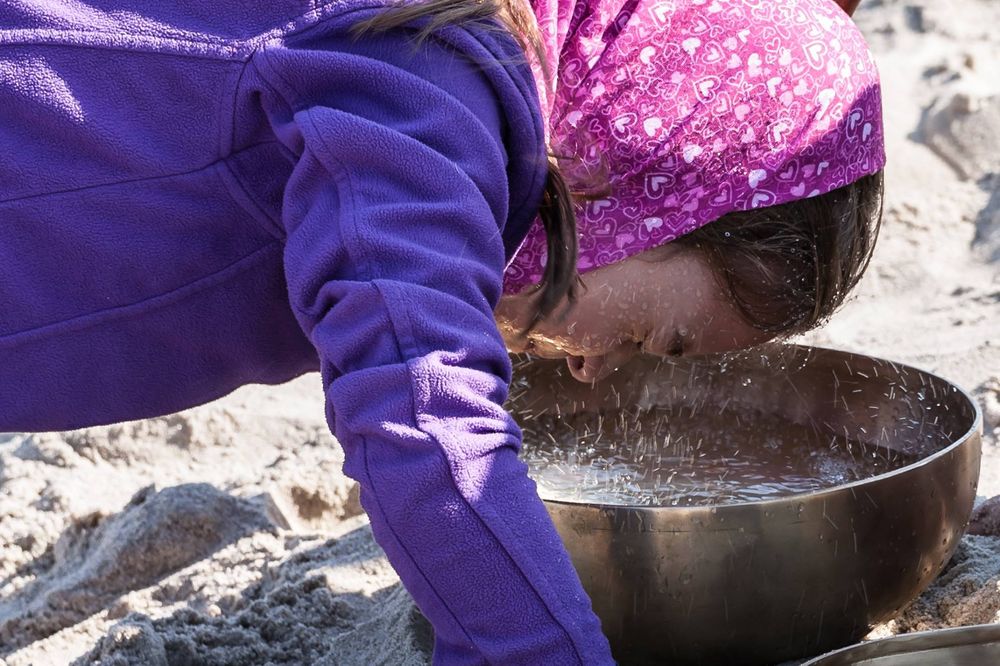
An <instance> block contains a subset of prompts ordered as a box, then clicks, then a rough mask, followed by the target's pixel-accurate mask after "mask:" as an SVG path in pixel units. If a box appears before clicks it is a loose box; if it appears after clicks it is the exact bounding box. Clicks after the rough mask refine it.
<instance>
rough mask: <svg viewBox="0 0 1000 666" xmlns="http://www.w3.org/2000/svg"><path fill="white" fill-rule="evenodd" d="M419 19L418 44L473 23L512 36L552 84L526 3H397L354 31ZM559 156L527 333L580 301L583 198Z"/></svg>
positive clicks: (544, 213) (546, 203) (546, 199)
mask: <svg viewBox="0 0 1000 666" xmlns="http://www.w3.org/2000/svg"><path fill="white" fill-rule="evenodd" d="M418 19H426V20H425V21H424V22H423V24H422V25H421V27H420V28H419V29H418V30H416V31H415V35H414V40H415V44H418V45H419V44H420V42H422V41H423V40H425V39H427V38H429V37H430V36H431V35H433V34H434V32H435V31H436V30H438V29H439V28H442V27H444V26H447V25H460V24H468V23H474V24H476V25H477V26H480V27H485V28H486V29H492V30H505V31H507V32H509V33H510V34H511V35H512V36H513V37H514V38H515V39H516V40H517V41H518V43H519V44H520V45H521V47H522V48H523V49H524V51H525V54H526V55H527V54H529V53H530V54H531V55H532V56H533V57H534V58H535V59H536V60H537V61H538V62H539V63H540V64H541V67H542V71H543V72H544V73H545V78H546V80H547V81H548V80H550V79H551V77H550V76H549V63H548V61H547V59H546V56H545V49H544V48H543V46H542V42H541V37H540V35H539V33H538V28H537V25H536V23H535V19H534V15H533V13H532V11H531V7H530V6H529V5H528V3H527V1H526V0H424V1H423V2H419V3H418V2H405V3H404V2H399V3H397V5H396V6H393V7H389V8H388V9H386V10H385V11H382V12H380V13H378V14H377V15H375V16H374V17H373V18H370V19H367V20H365V21H362V22H359V23H358V24H357V25H356V26H354V35H355V36H357V37H360V36H362V35H364V34H365V33H367V32H380V31H385V30H391V29H393V28H398V27H400V26H404V25H407V24H409V23H410V22H412V21H415V20H418ZM558 159H559V158H557V157H556V156H555V155H553V154H550V155H549V160H548V162H549V172H548V177H547V178H546V182H545V191H544V193H543V195H542V201H541V206H540V208H539V211H538V216H539V217H540V218H541V221H542V226H543V227H544V229H545V237H546V245H547V251H548V259H547V261H546V264H545V271H544V273H543V275H542V281H541V283H540V286H539V288H538V291H537V292H536V299H535V301H534V302H535V308H536V310H535V313H534V316H533V318H532V323H531V325H530V326H529V328H531V327H533V326H534V325H535V324H537V323H538V322H539V321H541V320H542V319H544V318H545V317H546V316H547V315H549V314H550V313H552V311H553V310H554V309H555V307H556V306H557V305H558V304H559V303H560V302H561V301H562V300H563V299H564V298H567V299H568V300H570V301H572V300H573V299H575V298H576V291H577V285H578V277H577V272H576V259H577V250H578V239H577V235H576V212H575V211H574V209H573V201H574V199H577V198H581V197H584V196H585V195H583V194H582V193H578V192H572V191H571V190H570V187H569V185H568V184H567V182H566V179H565V178H564V177H563V175H562V172H561V170H560V168H559V165H558Z"/></svg>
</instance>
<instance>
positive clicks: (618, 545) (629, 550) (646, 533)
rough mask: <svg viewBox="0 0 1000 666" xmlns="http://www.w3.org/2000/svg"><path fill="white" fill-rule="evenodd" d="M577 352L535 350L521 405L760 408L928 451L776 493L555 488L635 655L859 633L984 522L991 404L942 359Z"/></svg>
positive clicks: (804, 642) (757, 660) (561, 526)
mask: <svg viewBox="0 0 1000 666" xmlns="http://www.w3.org/2000/svg"><path fill="white" fill-rule="evenodd" d="M564 365H565V364H564V363H561V362H558V361H544V360H535V361H530V362H526V363H522V364H520V365H519V367H518V368H517V370H516V374H515V382H514V384H513V390H512V394H511V399H510V401H509V407H510V409H511V410H512V412H513V413H514V415H515V417H517V418H519V419H520V420H521V421H524V420H526V419H528V418H533V417H534V416H535V415H537V414H539V413H560V414H566V413H572V412H581V411H586V412H604V413H612V412H614V411H615V410H617V409H620V408H621V406H622V405H631V406H634V407H639V408H645V407H655V406H677V405H678V404H681V405H684V406H685V407H690V408H691V409H697V410H705V412H704V413H705V414H706V415H711V414H712V413H713V411H712V410H721V409H746V410H758V411H761V412H764V413H768V414H773V415H776V416H780V417H781V418H783V419H787V420H789V421H791V422H793V423H799V424H811V425H812V426H814V427H818V428H825V429H828V430H829V432H830V433H832V434H836V435H846V436H847V437H848V438H850V439H853V440H855V441H860V442H863V443H872V444H879V445H882V446H886V447H889V448H893V449H896V450H899V451H905V452H907V453H909V454H916V455H918V456H919V459H918V460H917V462H915V463H913V464H910V465H908V466H906V467H903V468H900V469H897V470H895V471H892V472H888V473H885V474H881V475H878V476H874V477H871V478H868V479H863V480H860V481H855V482H852V483H846V484H844V485H840V486H835V487H832V488H827V489H823V490H820V491H816V492H810V493H806V494H798V495H790V496H786V497H781V498H779V499H772V500H767V501H754V502H744V503H733V504H721V505H717V506H694V507H673V506H670V507H660V506H654V507H650V506H622V505H601V504H593V503H586V502H571V501H565V500H559V501H555V500H545V504H546V507H547V508H548V511H549V514H550V515H551V516H552V519H553V521H554V523H555V526H556V529H557V530H558V532H559V534H560V536H561V537H562V540H563V542H564V543H565V545H566V548H567V550H568V551H569V554H570V557H571V559H572V561H573V564H574V566H575V567H576V570H577V572H578V574H579V576H580V579H581V581H582V583H583V586H584V588H585V589H586V590H587V592H588V594H589V595H590V598H591V601H592V603H593V608H594V611H595V612H596V613H597V615H598V616H599V617H600V619H601V624H602V628H603V631H604V632H605V634H606V635H607V637H608V639H609V640H610V642H611V646H612V651H613V653H614V655H615V657H616V658H617V659H618V660H619V662H620V663H623V664H644V663H652V664H671V665H673V666H679V665H682V664H692V665H699V666H700V665H714V664H725V665H727V666H730V665H734V666H735V665H738V664H748V665H750V664H774V663H777V662H780V661H783V660H787V659H795V658H803V657H809V656H814V655H817V654H821V653H823V652H826V651H829V650H831V649H834V648H837V647H842V646H844V645H849V644H851V643H855V642H857V641H858V640H860V639H861V638H862V637H863V636H864V635H865V634H866V633H867V632H868V631H869V628H870V627H871V626H872V625H874V624H876V623H878V622H881V621H883V620H886V619H887V618H889V617H890V616H892V615H893V614H895V613H897V612H898V611H899V610H900V609H901V608H902V607H903V606H905V605H906V604H907V603H908V602H910V601H911V600H913V599H914V598H916V597H917V595H919V593H920V592H921V591H922V590H924V589H925V588H926V587H927V585H928V584H930V582H931V581H932V580H933V579H934V578H935V577H936V576H937V574H938V573H940V571H941V569H942V568H943V567H944V565H945V563H946V562H947V561H948V560H949V558H950V557H951V555H952V553H953V552H954V549H955V547H956V546H957V544H958V541H959V539H960V537H961V536H962V533H963V532H964V530H965V528H966V526H967V524H968V518H969V515H970V512H971V510H972V504H973V500H974V498H975V495H976V486H977V483H978V480H979V461H980V444H981V430H982V425H981V422H982V418H981V415H980V413H979V409H978V407H977V406H976V403H975V402H974V401H973V400H972V399H971V398H970V397H969V395H968V394H966V393H965V392H964V391H962V390H961V389H960V388H958V387H957V386H954V385H953V384H951V383H949V382H948V381H946V380H944V379H942V378H940V377H938V376H936V375H933V374H931V373H929V372H925V371H922V370H918V369H915V368H912V367H908V366H905V365H901V364H899V363H893V362H891V361H886V360H881V359H877V358H873V357H869V356H863V355H859V354H852V353H847V352H842V351H835V350H829V349H821V348H815V347H804V346H787V347H784V348H783V349H782V350H781V351H780V352H778V353H774V352H773V351H768V352H755V353H752V354H750V353H747V354H742V355H741V356H740V357H738V358H732V357H728V358H722V357H718V358H713V357H701V358H692V359H676V360H664V359H659V358H652V357H638V358H636V359H634V360H633V361H632V362H630V363H629V364H628V365H627V366H625V367H623V368H622V369H621V370H619V371H618V372H617V373H616V374H615V375H613V376H612V377H610V378H608V379H606V380H605V381H603V382H600V383H598V384H596V385H587V384H581V383H579V382H577V381H576V380H574V379H572V378H571V377H570V376H569V374H568V372H566V370H565V367H564ZM748 379H749V380H750V381H747V380H748ZM709 418H710V416H709ZM743 455H752V452H744V453H743ZM542 498H543V500H544V499H545V497H544V494H543V495H542Z"/></svg>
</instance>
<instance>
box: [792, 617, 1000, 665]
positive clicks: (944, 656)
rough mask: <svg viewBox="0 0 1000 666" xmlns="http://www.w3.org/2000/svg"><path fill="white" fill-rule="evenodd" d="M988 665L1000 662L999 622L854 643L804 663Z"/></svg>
mask: <svg viewBox="0 0 1000 666" xmlns="http://www.w3.org/2000/svg"><path fill="white" fill-rule="evenodd" d="M862 664H863V665H864V666H943V665H947V666H986V665H987V664H1000V625H996V624H981V625H976V626H972V627H960V628H958V629H938V630H935V631H920V632H917V633H913V634H904V635H902V636H893V637H892V638H884V639H882V640H878V641H872V642H871V643H865V644H863V645H854V646H851V647H848V648H844V649H842V650H837V651H836V652H831V653H830V654H826V655H823V656H822V657H819V658H817V659H813V660H811V661H808V662H806V663H805V664H803V665H802V666H862Z"/></svg>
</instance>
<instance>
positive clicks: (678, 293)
mask: <svg viewBox="0 0 1000 666" xmlns="http://www.w3.org/2000/svg"><path fill="white" fill-rule="evenodd" d="M581 280H582V282H583V287H584V288H583V289H581V292H580V294H579V296H578V298H577V300H576V302H575V303H572V304H568V303H567V302H565V301H564V302H563V303H561V304H560V305H559V307H557V308H556V310H555V312H554V313H553V314H552V315H550V316H549V317H547V318H546V319H544V320H543V321H542V322H540V323H539V324H538V325H537V326H535V328H534V329H532V330H531V331H530V332H529V333H528V334H527V335H523V334H522V333H521V331H523V330H524V328H525V326H526V324H527V323H528V322H529V320H530V319H529V318H530V313H531V312H532V307H531V305H532V295H531V294H527V293H521V294H516V295H510V296H504V297H503V298H502V299H501V301H500V305H499V306H498V307H497V309H496V312H495V315H496V321H497V325H498V327H499V328H500V332H501V334H502V335H503V337H504V341H505V342H506V343H507V348H508V349H509V350H510V351H512V352H527V353H530V354H533V355H535V356H540V357H543V358H565V359H566V365H567V366H568V368H569V371H570V374H572V375H573V377H574V378H576V379H578V380H579V381H581V382H588V383H590V382H596V381H599V380H601V379H603V378H604V377H606V376H608V375H610V374H611V373H612V372H614V371H615V370H617V369H618V368H619V367H620V366H622V365H624V363H625V362H626V361H628V360H629V359H630V358H632V356H634V355H635V354H637V353H639V352H647V353H650V354H656V355H660V356H682V355H694V354H707V353H713V352H724V351H734V350H738V349H746V348H748V347H752V346H754V345H758V344H761V343H763V342H766V341H768V340H770V339H771V338H772V337H773V336H772V334H770V333H767V332H764V331H761V330H759V329H756V328H754V327H753V326H751V325H750V324H749V323H748V322H747V321H746V320H745V319H744V318H743V316H742V315H741V314H740V313H739V311H738V310H737V308H736V307H735V306H734V305H733V303H732V302H731V301H730V300H729V298H728V296H727V295H726V293H725V291H724V290H723V288H722V286H721V285H720V284H719V283H718V281H717V280H716V279H715V276H714V274H713V271H712V268H711V267H710V266H709V264H708V262H707V260H706V259H705V257H704V255H702V253H701V252H700V251H698V250H697V249H694V248H688V247H683V246H679V245H674V246H671V245H664V246H661V247H658V248H653V249H651V250H647V251H645V252H643V253H641V254H638V255H635V256H633V257H630V258H629V259H626V260H624V261H620V262H618V263H615V264H611V265H610V266H604V267H602V268H599V269H597V270H594V271H590V272H588V273H584V274H583V275H581Z"/></svg>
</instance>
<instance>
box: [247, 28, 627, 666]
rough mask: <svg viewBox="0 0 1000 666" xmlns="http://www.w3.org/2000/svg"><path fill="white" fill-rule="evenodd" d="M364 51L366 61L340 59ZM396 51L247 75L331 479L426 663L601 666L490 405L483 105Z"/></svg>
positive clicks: (564, 564) (498, 269) (492, 330)
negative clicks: (334, 442)
mask: <svg viewBox="0 0 1000 666" xmlns="http://www.w3.org/2000/svg"><path fill="white" fill-rule="evenodd" d="M450 33H451V34H452V35H453V36H455V38H456V39H457V40H459V41H461V40H465V41H466V42H467V44H468V45H469V47H470V48H478V49H480V50H481V49H482V47H481V45H480V44H479V42H478V41H476V39H475V38H474V37H472V36H471V35H470V33H468V32H465V31H462V30H458V29H454V30H451V31H450ZM480 38H482V39H495V38H492V37H489V36H485V37H484V36H482V35H480ZM380 43H381V44H383V47H381V48H384V51H382V56H381V57H372V58H363V57H360V56H358V55H349V54H346V53H344V52H343V50H344V49H350V48H354V49H356V50H358V51H366V52H367V53H368V54H369V55H371V54H373V53H374V54H377V53H378V52H379V48H380V47H379V46H378V44H380ZM409 48H410V46H409V44H408V43H407V42H405V41H403V40H401V39H400V37H399V36H396V37H391V36H385V37H380V38H367V41H366V42H365V43H364V44H363V45H358V46H354V47H352V46H350V45H349V44H348V43H347V42H346V41H337V39H336V38H327V39H325V40H324V39H318V38H317V39H316V40H315V43H313V44H309V45H308V47H305V46H303V45H300V46H299V48H298V49H291V48H281V49H273V50H272V51H270V52H268V53H264V54H262V55H261V56H259V58H258V61H259V62H258V63H257V64H258V66H259V68H260V71H261V72H262V74H263V75H264V76H265V78H266V79H267V80H268V81H269V82H270V83H271V85H272V86H273V88H274V89H275V90H276V91H278V96H276V97H275V98H274V99H272V100H270V101H267V100H265V106H266V107H267V106H268V105H270V108H268V112H269V117H270V118H271V121H272V123H273V125H274V127H275V131H276V133H277V135H278V136H279V137H280V138H281V139H282V141H283V142H284V143H285V144H286V145H287V146H289V147H290V148H291V149H292V150H293V151H294V152H296V153H298V154H299V155H300V156H299V157H298V161H297V166H296V168H295V171H294V174H293V176H292V178H291V180H290V182H289V183H288V187H287V191H286V194H285V225H286V229H287V233H288V243H287V250H286V273H287V278H288V287H289V291H290V295H291V301H292V304H293V307H294V308H295V310H296V314H297V316H298V318H299V321H300V322H301V324H302V326H303V328H304V330H305V331H306V333H307V334H308V336H309V338H310V340H311V341H312V342H313V343H314V345H315V346H316V348H317V350H318V351H319V354H320V358H321V360H322V371H323V382H324V386H325V388H326V391H327V396H328V409H329V417H330V420H331V423H333V424H334V425H335V434H336V436H337V438H338V440H339V441H340V443H341V445H342V446H343V447H344V450H345V453H346V464H345V471H346V472H347V473H348V474H349V475H350V476H352V477H353V478H355V479H357V480H358V482H359V483H360V484H361V489H362V495H361V498H362V503H363V505H364V507H365V509H366V511H367V512H368V515H369V516H370V518H371V522H372V529H373V531H374V533H375V536H376V539H377V540H378V542H379V544H380V545H381V546H382V547H383V549H384V550H385V552H386V554H387V555H388V556H389V559H390V561H391V562H392V564H393V566H394V567H395V568H396V570H397V571H398V572H399V574H400V577H401V578H402V580H403V582H404V583H405V584H406V587H407V589H408V590H409V591H410V592H411V594H412V595H413V597H414V598H415V599H416V601H417V603H418V605H419V606H420V608H421V610H422V611H423V612H424V613H425V614H426V615H427V616H428V617H429V618H430V620H431V621H432V623H433V625H434V628H435V631H436V634H437V643H436V648H435V652H436V660H438V661H441V662H444V663H475V664H479V663H487V662H489V663H498V664H522V663H523V664H577V663H587V664H591V663H594V664H597V663H611V661H612V660H611V656H610V652H609V650H608V646H607V641H606V640H605V638H604V636H603V635H602V634H601V631H600V626H599V623H598V621H597V618H596V617H595V616H594V614H593V613H592V611H591V608H590V603H589V600H588V598H587V597H586V595H585V593H584V591H583V589H582V587H581V586H580V583H579V580H578V578H577V576H576V573H575V571H574V570H573V569H572V567H571V564H570V562H569V559H568V557H567V555H566V552H565V550H564V548H563V545H562V543H561V541H560V539H559V537H558V535H557V534H556V532H555V530H554V528H553V526H552V523H551V521H550V519H549V517H548V514H547V513H546V511H545V508H544V506H543V505H542V503H541V501H540V500H539V499H538V497H537V494H536V491H535V487H534V484H533V483H532V482H531V481H530V480H529V479H528V477H527V475H526V470H525V466H524V465H523V464H522V463H521V462H520V461H519V460H518V458H517V450H518V448H519V446H520V431H519V430H518V428H517V426H516V425H515V423H514V422H513V421H512V419H511V418H510V416H509V415H508V414H507V413H506V412H505V411H504V410H503V408H502V406H501V405H502V403H503V401H504V399H505V398H506V394H507V383H508V381H509V373H510V366H509V360H508V357H507V354H506V351H505V348H504V345H503V342H502V340H501V339H500V336H499V334H498V332H497V330H496V326H495V324H494V321H493V316H492V310H493V307H494V306H495V304H496V302H497V300H498V298H499V296H500V289H501V276H502V272H503V268H504V248H503V244H502V239H501V233H500V228H501V226H502V225H503V224H504V222H505V221H506V219H507V212H508V183H507V171H506V163H507V156H506V153H505V150H504V142H503V139H502V138H501V137H502V132H504V131H505V130H504V129H503V123H504V119H503V118H502V115H503V113H502V111H501V110H500V108H499V107H498V105H497V92H496V91H495V89H494V88H493V87H491V84H489V83H488V82H487V80H486V77H485V76H484V75H483V73H482V72H480V71H477V70H476V67H475V66H474V65H471V64H468V63H463V62H462V61H461V60H460V59H459V58H457V57H456V55H455V53H454V52H452V51H450V50H449V49H447V48H444V47H442V45H441V44H440V43H437V42H431V43H429V44H427V45H426V46H425V47H423V48H422V50H421V52H420V54H419V56H417V57H415V58H413V60H412V61H409V60H408V58H407V57H404V56H405V54H406V53H408V52H407V51H406V50H407V49H409ZM479 56H480V57H481V56H482V53H480V54H479ZM392 60H396V61H398V62H397V64H390V62H387V61H392ZM401 63H403V64H401ZM493 66H496V65H495V64H494V65H493ZM510 69H513V68H510ZM442 72H444V74H442ZM507 76H509V74H507ZM428 78H430V79H437V81H436V82H433V81H430V80H428ZM524 84H525V82H524V81H521V82H519V85H520V86H521V87H522V88H523V86H524ZM492 85H493V86H495V85H496V82H495V81H494V83H493V84H492ZM509 85H510V89H509V90H508V91H507V92H508V93H510V92H511V91H516V90H517V86H515V82H514V81H513V80H511V82H510V84H509ZM443 88H447V89H448V90H445V89H443ZM459 98H461V100H462V101H460V99H459ZM522 104H525V102H524V100H523V99H522ZM509 131H514V130H509ZM517 131H524V128H520V129H519V130H517ZM527 131H533V128H532V129H529V130H527ZM533 157H542V155H540V154H539V155H534V156H533Z"/></svg>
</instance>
